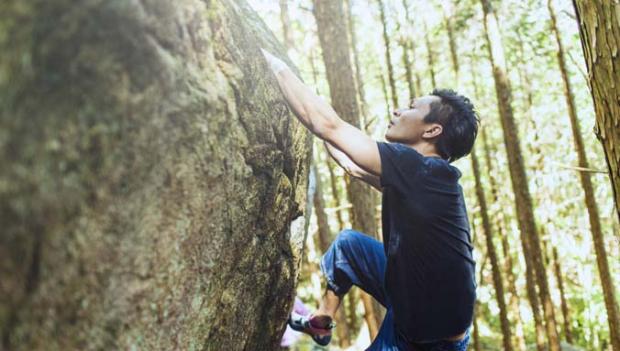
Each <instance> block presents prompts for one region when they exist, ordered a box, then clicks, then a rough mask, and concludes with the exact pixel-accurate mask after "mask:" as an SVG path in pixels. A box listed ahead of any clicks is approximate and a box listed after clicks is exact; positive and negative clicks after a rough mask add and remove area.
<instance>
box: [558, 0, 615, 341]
mask: <svg viewBox="0 0 620 351" xmlns="http://www.w3.org/2000/svg"><path fill="white" fill-rule="evenodd" d="M595 2H596V1H595ZM547 5H548V8H549V13H550V17H551V27H552V29H553V32H554V34H555V39H556V43H557V46H558V65H559V68H560V73H561V74H562V81H563V83H564V96H565V98H566V107H567V109H568V117H569V119H570V124H571V128H572V132H573V141H574V143H575V151H577V159H578V162H579V167H583V168H589V167H590V166H589V163H588V159H587V157H586V153H585V147H584V143H583V138H582V136H581V128H580V126H579V120H578V118H577V109H576V107H575V99H574V96H573V90H572V86H571V83H570V79H569V77H568V70H567V68H566V60H565V58H564V47H563V46H562V39H561V37H560V32H559V30H558V28H557V25H556V19H555V13H554V10H553V5H552V3H551V2H550V1H548V2H547ZM600 6H607V5H602V4H600ZM609 6H611V5H609ZM600 9H601V10H603V8H600ZM580 10H582V11H584V12H583V13H580V15H581V18H582V21H581V23H580V24H581V34H582V36H583V40H582V43H583V45H584V49H586V48H591V50H590V51H589V55H588V53H586V54H585V56H586V58H587V59H592V58H594V57H598V60H597V62H588V69H589V70H590V79H591V82H590V85H591V86H592V93H593V96H594V102H595V110H596V112H597V128H598V131H599V133H598V134H599V138H600V139H601V141H602V142H603V147H604V148H605V150H606V155H607V162H608V165H609V171H610V174H611V179H612V183H614V187H615V188H614V189H615V193H616V205H617V206H618V203H619V202H618V199H619V198H618V191H620V152H618V148H619V147H620V131H619V130H620V126H619V124H620V107H618V101H619V100H618V98H619V97H620V91H619V90H618V87H616V85H617V82H618V81H619V80H617V79H616V80H613V79H614V78H618V77H620V73H618V72H616V71H614V73H611V72H608V70H609V68H605V67H606V66H607V65H608V64H612V65H614V66H615V67H616V68H620V59H618V57H617V55H616V53H614V54H613V56H609V59H610V60H611V61H606V59H605V58H604V57H605V56H606V54H605V53H604V51H605V46H599V47H598V48H596V47H590V45H589V44H590V43H591V42H590V41H588V40H585V39H586V38H594V37H596V36H597V35H600V37H599V38H600V39H601V40H607V39H605V38H606V37H607V36H608V37H609V39H610V40H614V42H615V43H616V45H617V44H618V42H619V39H618V35H620V25H619V24H618V20H620V16H618V12H617V11H619V10H620V6H619V5H618V4H616V5H615V10H616V16H613V14H609V16H610V17H611V16H613V17H615V21H613V22H612V21H611V19H607V20H606V18H607V17H606V16H607V14H606V13H602V14H598V13H590V12H588V11H590V10H591V8H588V9H585V8H584V9H580ZM610 10H611V9H610ZM591 15H592V16H598V15H600V16H602V18H599V19H598V20H596V17H590V16H591ZM594 20H596V21H597V23H598V25H599V26H601V24H600V23H608V25H609V26H611V27H608V26H607V25H605V26H604V27H603V26H601V27H600V28H607V30H608V32H607V31H602V30H601V31H597V32H596V33H595V32H591V31H590V30H589V29H591V30H593V28H590V27H589V26H590V25H594V23H590V21H594ZM599 21H600V22H599ZM606 21H609V22H606ZM606 33H609V34H606ZM611 33H615V36H614V34H611ZM593 40H595V39H593ZM586 50H589V49H586ZM594 50H600V52H598V53H594V52H593V51H594ZM616 50H617V49H616ZM599 55H600V57H599ZM607 55H609V53H608V54H607ZM593 61H594V60H593ZM603 61H605V62H603ZM609 74H612V75H609ZM613 74H615V75H613ZM595 78H596V79H595ZM609 79H612V80H609ZM606 84H607V85H606ZM605 90H607V93H606V92H604V91H605ZM607 94H609V95H607ZM606 98H609V99H612V100H605V99H606ZM602 101H614V102H613V103H611V104H609V105H608V104H607V102H605V103H604V105H605V106H601V102H602ZM608 108H609V109H610V110H607V109H608ZM614 109H615V113H614V112H612V111H613V110H614ZM605 111H608V112H605ZM611 116H615V117H611ZM601 117H602V118H601ZM608 118H610V119H611V118H615V122H612V123H609V122H606V121H607V119H608ZM605 128H608V129H605ZM606 136H608V138H609V139H608V140H605V138H606ZM614 145H615V146H614ZM614 153H615V154H614ZM614 155H615V156H614ZM614 157H615V161H613V160H614ZM614 164H615V171H614V166H613V165H614ZM614 172H615V175H614ZM578 173H579V177H580V180H581V186H582V187H583V190H584V197H585V202H586V208H587V209H588V218H589V220H590V231H591V233H592V241H593V242H594V251H595V252H596V263H597V266H598V271H599V276H600V279H601V283H602V286H603V296H604V298H605V307H606V310H607V316H608V320H609V335H610V338H611V340H612V345H613V346H614V349H616V350H620V312H619V311H618V303H617V301H616V297H615V287H614V282H613V279H612V278H611V272H610V269H609V263H608V262H607V252H606V249H605V240H604V237H603V230H602V228H601V220H600V216H599V211H598V205H597V203H596V200H595V197H594V187H593V185H592V181H591V178H590V173H588V172H578ZM619 218H620V216H619Z"/></svg>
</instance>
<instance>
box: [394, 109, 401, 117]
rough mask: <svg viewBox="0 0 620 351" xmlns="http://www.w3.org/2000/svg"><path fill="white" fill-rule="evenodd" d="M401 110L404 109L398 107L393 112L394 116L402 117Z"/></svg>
mask: <svg viewBox="0 0 620 351" xmlns="http://www.w3.org/2000/svg"><path fill="white" fill-rule="evenodd" d="M401 112H402V110H401V109H399V108H398V109H396V110H394V112H392V114H393V115H394V116H396V117H400V114H401Z"/></svg>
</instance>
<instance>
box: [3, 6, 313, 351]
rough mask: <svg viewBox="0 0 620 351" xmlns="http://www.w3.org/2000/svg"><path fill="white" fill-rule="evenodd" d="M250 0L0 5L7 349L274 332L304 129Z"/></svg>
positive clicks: (184, 341) (292, 260) (278, 329)
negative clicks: (269, 57)
mask: <svg viewBox="0 0 620 351" xmlns="http://www.w3.org/2000/svg"><path fill="white" fill-rule="evenodd" d="M261 46H262V47H264V48H266V49H268V50H270V51H271V52H274V53H282V52H283V50H282V48H281V47H280V46H279V44H278V43H277V41H276V39H275V37H274V36H273V34H272V33H270V32H269V30H268V29H267V28H266V26H265V25H264V23H262V21H261V20H260V19H259V18H258V16H257V15H256V14H255V13H254V12H253V11H252V9H251V8H250V7H249V6H248V5H247V4H246V3H245V2H244V1H243V0H235V1H233V0H217V1H216V0H209V1H200V0H180V1H166V0H131V1H129V0H128V1H103V0H80V1H75V0H55V1H47V0H5V1H3V2H2V3H1V4H0V51H1V52H2V55H0V150H1V153H0V163H1V164H2V167H1V168H0V228H2V232H1V234H0V274H1V279H0V330H1V331H2V345H3V348H4V349H7V350H43V349H44V350H73V349H79V350H114V349H123V350H173V349H179V350H271V349H276V348H277V345H278V342H279V339H280V337H281V335H282V333H283V331H284V327H285V325H284V321H285V319H286V315H287V312H288V310H289V308H290V307H291V305H292V302H293V293H294V285H295V280H296V277H297V272H298V269H297V268H298V265H299V257H300V252H301V250H302V243H303V241H304V236H305V232H304V228H305V225H304V222H305V218H304V212H305V207H306V187H307V175H308V166H309V161H310V152H311V139H310V135H309V134H308V133H307V132H306V131H305V129H304V128H303V127H302V126H301V124H299V123H298V121H297V120H296V119H295V118H294V116H292V114H291V113H290V111H289V110H288V108H287V107H286V104H285V102H284V100H283V98H282V95H281V93H280V91H279V90H278V88H277V83H276V81H275V77H274V76H273V75H272V74H271V72H270V71H269V68H268V65H267V63H266V62H265V61H264V59H263V57H262V56H261V54H260V50H259V48H260V47H261Z"/></svg>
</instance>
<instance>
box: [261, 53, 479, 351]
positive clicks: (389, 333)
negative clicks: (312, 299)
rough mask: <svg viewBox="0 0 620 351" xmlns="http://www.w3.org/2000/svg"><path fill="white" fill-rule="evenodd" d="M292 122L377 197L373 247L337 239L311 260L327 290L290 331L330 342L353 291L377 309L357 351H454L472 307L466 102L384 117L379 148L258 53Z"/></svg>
mask: <svg viewBox="0 0 620 351" xmlns="http://www.w3.org/2000/svg"><path fill="white" fill-rule="evenodd" d="M261 51H262V52H263V55H264V56H265V58H266V59H267V62H268V63H269V65H270V68H271V70H272V71H273V72H274V74H275V76H276V78H277V81H278V84H279V86H280V89H281V91H282V93H283V95H284V97H285V99H286V101H287V103H288V105H289V106H290V108H291V110H292V112H293V113H294V115H295V116H296V117H297V118H298V119H299V121H300V122H301V123H302V124H303V125H304V126H305V127H306V128H308V129H309V130H310V132H312V133H313V134H314V135H316V136H317V137H319V138H320V139H322V140H323V141H324V142H325V145H326V147H327V150H328V151H329V153H330V155H331V156H332V157H333V158H334V159H335V160H336V162H337V163H338V164H339V165H340V166H342V167H343V168H344V169H345V170H346V171H347V172H348V173H349V174H351V175H352V176H354V177H356V178H359V179H361V180H363V181H365V182H367V183H368V184H370V185H371V186H373V187H374V188H376V189H377V190H379V191H381V192H382V229H383V231H382V233H383V243H381V242H380V241H378V240H375V239H374V238H372V237H371V236H369V235H366V234H364V233H361V232H359V231H355V230H351V229H346V230H343V231H342V232H340V233H339V235H338V236H337V237H336V239H335V240H334V241H333V242H332V243H331V245H330V247H329V249H328V250H327V252H326V253H325V254H324V255H323V257H322V258H321V265H320V266H321V271H322V273H323V275H324V277H325V279H326V282H327V289H326V291H325V294H324V295H323V297H322V299H321V301H320V304H319V308H318V310H316V311H315V312H314V313H311V314H308V315H300V314H296V313H294V312H293V313H292V314H291V316H290V318H289V320H288V323H289V325H290V326H291V328H293V329H295V330H299V331H302V332H304V333H306V334H309V335H310V336H311V337H312V338H313V340H314V341H315V342H316V343H318V344H320V345H327V344H328V343H329V342H330V341H331V332H332V329H333V328H334V326H335V323H334V322H333V320H334V316H335V314H336V310H337V309H338V307H339V305H340V303H341V301H342V299H343V296H344V295H345V294H346V293H347V292H348V291H349V289H350V288H351V287H352V286H353V285H356V286H358V287H360V288H361V289H362V290H364V291H366V292H367V293H369V294H370V295H372V296H373V297H374V298H375V299H376V300H377V301H378V302H379V303H381V304H382V305H383V306H385V308H386V310H387V312H386V315H385V318H384V320H383V322H382V324H381V327H380V329H379V332H378V335H377V336H376V337H375V339H374V340H373V341H372V343H371V345H370V346H369V347H368V349H367V350H371V351H375V350H421V351H422V350H423V351H431V350H432V351H440V350H450V351H464V350H466V349H467V345H468V343H469V338H470V334H469V332H470V328H471V324H472V321H473V312H474V304H475V300H476V287H477V285H476V281H475V274H474V272H475V266H476V264H475V261H474V259H473V256H472V250H473V246H472V241H471V235H470V225H469V221H468V218H467V210H466V206H465V201H464V197H463V191H462V188H461V186H460V184H459V178H460V177H461V172H460V171H459V169H458V168H456V167H455V166H453V165H452V164H451V163H452V162H453V161H455V160H457V159H459V158H461V157H463V156H466V155H467V154H469V152H470V151H471V150H472V148H473V145H474V141H475V139H476V135H477V133H478V125H479V118H478V116H477V113H476V111H475V109H474V106H473V104H472V103H471V102H470V100H469V99H468V98H467V97H465V96H462V95H459V94H457V93H456V92H454V91H452V90H446V89H435V90H433V92H432V93H431V94H429V95H426V96H420V97H417V98H415V99H413V100H412V101H411V102H410V104H409V105H408V106H407V107H404V108H399V109H396V110H395V111H393V116H392V118H391V120H390V122H389V125H388V126H387V131H386V134H385V140H386V141H387V142H382V141H375V140H373V139H372V138H371V137H369V136H368V135H366V134H365V133H364V132H363V131H361V130H360V129H358V128H357V127H355V126H353V125H351V124H349V123H347V122H345V121H343V120H342V119H341V118H340V117H339V116H338V115H337V113H336V112H335V111H334V109H333V108H332V107H331V106H330V105H329V104H328V103H327V102H326V101H325V100H323V99H322V98H321V97H319V96H317V95H316V94H315V93H314V92H313V91H312V89H310V88H309V87H307V86H306V85H305V84H304V83H303V82H302V81H301V80H300V79H299V78H298V77H297V76H296V75H295V74H294V73H293V71H292V70H291V69H290V68H289V67H288V66H287V65H286V63H284V62H283V61H282V60H280V59H278V58H277V57H275V56H273V55H272V54H270V53H269V52H267V51H265V50H263V49H261Z"/></svg>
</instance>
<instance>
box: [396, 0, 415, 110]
mask: <svg viewBox="0 0 620 351" xmlns="http://www.w3.org/2000/svg"><path fill="white" fill-rule="evenodd" d="M402 5H403V8H404V9H405V28H412V27H413V19H412V18H411V10H410V9H409V2H408V1H407V0H402ZM399 28H400V23H399ZM399 32H400V30H399ZM409 33H410V31H408V30H405V35H404V36H401V37H399V41H398V43H399V44H400V46H401V50H402V57H401V59H402V63H403V66H404V68H405V78H406V80H407V89H409V99H407V101H409V100H411V99H413V98H414V97H415V96H416V89H415V83H414V81H413V74H414V73H413V71H414V69H413V62H412V61H411V56H412V55H413V52H414V46H413V40H412V39H411V35H410V34H409ZM418 93H419V92H418Z"/></svg>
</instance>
